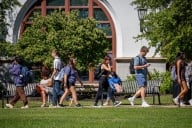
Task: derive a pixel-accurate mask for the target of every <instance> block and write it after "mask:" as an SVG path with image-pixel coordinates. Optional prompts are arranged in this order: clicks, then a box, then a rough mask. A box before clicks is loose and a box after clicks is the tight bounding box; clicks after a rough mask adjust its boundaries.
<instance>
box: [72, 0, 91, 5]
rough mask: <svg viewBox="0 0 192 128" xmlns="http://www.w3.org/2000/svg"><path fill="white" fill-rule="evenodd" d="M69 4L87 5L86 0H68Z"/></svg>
mask: <svg viewBox="0 0 192 128" xmlns="http://www.w3.org/2000/svg"><path fill="white" fill-rule="evenodd" d="M70 5H71V6H82V5H83V6H87V5H88V0H70Z"/></svg>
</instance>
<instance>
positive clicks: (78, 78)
mask: <svg viewBox="0 0 192 128" xmlns="http://www.w3.org/2000/svg"><path fill="white" fill-rule="evenodd" d="M77 80H78V81H79V83H80V84H81V86H83V83H82V81H81V79H80V77H79V74H78V73H77Z"/></svg>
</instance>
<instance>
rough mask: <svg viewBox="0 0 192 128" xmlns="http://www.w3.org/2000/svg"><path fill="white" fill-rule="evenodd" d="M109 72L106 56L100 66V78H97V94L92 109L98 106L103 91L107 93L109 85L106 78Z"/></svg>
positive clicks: (108, 62)
mask: <svg viewBox="0 0 192 128" xmlns="http://www.w3.org/2000/svg"><path fill="white" fill-rule="evenodd" d="M110 72H111V66H110V58H109V57H108V56H105V57H104V60H103V63H102V64H101V76H100V77H99V88H98V90H97V94H96V97H95V103H94V107H97V106H98V101H99V99H100V98H101V96H102V95H103V89H105V90H106V91H108V88H109V83H108V80H107V78H108V74H109V73H110Z"/></svg>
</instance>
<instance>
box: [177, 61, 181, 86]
mask: <svg viewBox="0 0 192 128" xmlns="http://www.w3.org/2000/svg"><path fill="white" fill-rule="evenodd" d="M176 65H177V68H176V69H177V79H178V83H179V84H181V76H180V71H181V60H178V61H177V63H176Z"/></svg>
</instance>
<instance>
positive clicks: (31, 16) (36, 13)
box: [27, 9, 41, 21]
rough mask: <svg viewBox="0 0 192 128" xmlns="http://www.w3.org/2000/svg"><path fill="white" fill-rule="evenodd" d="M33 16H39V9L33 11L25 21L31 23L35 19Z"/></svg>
mask: <svg viewBox="0 0 192 128" xmlns="http://www.w3.org/2000/svg"><path fill="white" fill-rule="evenodd" d="M35 15H41V10H40V9H35V10H33V12H32V13H31V14H30V16H29V18H28V20H27V21H32V20H33V19H34V18H35Z"/></svg>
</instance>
